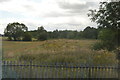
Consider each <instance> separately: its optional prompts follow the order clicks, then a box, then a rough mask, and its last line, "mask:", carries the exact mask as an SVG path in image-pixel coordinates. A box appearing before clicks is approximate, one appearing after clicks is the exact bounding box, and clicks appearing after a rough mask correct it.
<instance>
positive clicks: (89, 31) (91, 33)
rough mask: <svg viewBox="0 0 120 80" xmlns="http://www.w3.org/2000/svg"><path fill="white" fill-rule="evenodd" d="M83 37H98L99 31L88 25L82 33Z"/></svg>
mask: <svg viewBox="0 0 120 80" xmlns="http://www.w3.org/2000/svg"><path fill="white" fill-rule="evenodd" d="M82 37H83V38H86V39H97V37H98V31H97V29H95V28H93V27H89V26H88V27H86V28H85V29H84V31H83V33H82Z"/></svg>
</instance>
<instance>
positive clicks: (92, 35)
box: [4, 22, 98, 41]
mask: <svg viewBox="0 0 120 80" xmlns="http://www.w3.org/2000/svg"><path fill="white" fill-rule="evenodd" d="M4 35H5V36H6V37H8V40H10V41H32V38H34V39H36V40H40V41H44V40H47V39H63V38H64V39H97V38H98V29H96V28H94V27H90V26H88V27H86V28H85V29H84V30H83V31H77V30H74V31H73V30H57V29H56V30H54V31H47V30H45V29H44V27H43V26H41V27H38V29H37V30H31V31H28V27H27V26H26V25H25V24H23V23H18V22H14V23H9V24H8V25H7V27H6V29H5V31H4Z"/></svg>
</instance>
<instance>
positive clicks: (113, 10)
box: [88, 1, 120, 47]
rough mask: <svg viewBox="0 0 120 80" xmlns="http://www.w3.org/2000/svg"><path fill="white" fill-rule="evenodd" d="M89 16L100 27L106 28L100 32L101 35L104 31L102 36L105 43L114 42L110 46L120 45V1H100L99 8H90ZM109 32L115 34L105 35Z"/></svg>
mask: <svg viewBox="0 0 120 80" xmlns="http://www.w3.org/2000/svg"><path fill="white" fill-rule="evenodd" d="M88 16H89V17H90V19H91V20H92V21H93V22H96V23H97V24H98V27H99V28H102V29H101V30H104V31H102V32H100V33H99V35H102V34H103V33H104V35H102V36H101V37H100V39H101V40H102V41H103V42H104V43H107V42H109V43H113V44H112V45H109V46H114V47H118V46H120V1H119V2H100V6H99V10H90V13H89V14H88ZM108 29H109V31H108ZM105 30H107V31H105ZM107 32H112V34H114V35H112V38H109V37H110V36H106V35H105V34H107ZM109 35H111V34H109ZM105 36H106V37H105ZM113 37H114V38H113ZM106 45H107V44H106Z"/></svg>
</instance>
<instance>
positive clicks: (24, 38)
mask: <svg viewBox="0 0 120 80" xmlns="http://www.w3.org/2000/svg"><path fill="white" fill-rule="evenodd" d="M22 40H23V41H32V36H31V35H30V34H29V33H25V34H24V35H23V39H22Z"/></svg>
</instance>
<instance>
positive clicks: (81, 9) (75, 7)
mask: <svg viewBox="0 0 120 80" xmlns="http://www.w3.org/2000/svg"><path fill="white" fill-rule="evenodd" d="M58 4H59V7H60V8H62V9H65V10H66V11H67V12H69V13H76V14H77V13H80V14H83V13H84V14H85V13H86V12H87V11H88V9H89V7H92V8H95V7H96V6H97V5H98V4H97V2H86V4H80V3H75V4H70V3H67V2H59V3H58Z"/></svg>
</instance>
